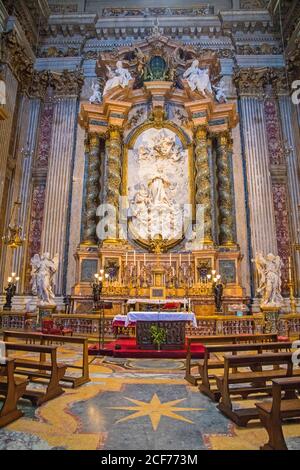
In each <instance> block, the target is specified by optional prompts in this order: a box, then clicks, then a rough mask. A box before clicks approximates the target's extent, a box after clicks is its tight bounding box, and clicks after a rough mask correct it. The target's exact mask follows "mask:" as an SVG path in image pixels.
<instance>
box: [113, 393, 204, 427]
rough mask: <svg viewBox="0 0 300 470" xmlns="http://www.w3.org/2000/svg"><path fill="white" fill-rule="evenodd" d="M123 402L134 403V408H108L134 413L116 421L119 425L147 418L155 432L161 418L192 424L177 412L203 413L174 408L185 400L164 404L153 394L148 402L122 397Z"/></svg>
mask: <svg viewBox="0 0 300 470" xmlns="http://www.w3.org/2000/svg"><path fill="white" fill-rule="evenodd" d="M124 398H125V400H128V401H130V402H131V403H134V404H135V405H136V406H109V407H108V408H110V409H113V410H126V411H136V413H133V414H131V415H129V416H125V417H124V418H121V419H119V420H118V421H117V423H121V422H122V421H129V420H131V419H137V418H140V417H142V416H149V418H150V420H151V424H152V427H153V430H154V431H156V430H157V428H158V425H159V423H160V419H161V417H162V416H167V417H168V418H171V419H175V420H178V421H185V422H186V423H190V424H194V422H193V421H191V420H190V419H187V418H185V417H184V416H181V415H179V414H178V413H177V412H178V411H204V410H205V408H184V407H175V405H177V404H178V403H181V402H182V401H184V400H185V398H181V399H179V400H172V401H168V402H165V403H162V402H161V401H160V399H159V398H158V396H157V394H156V393H154V395H153V397H152V399H151V401H150V402H144V401H140V400H134V399H133V398H127V397H124Z"/></svg>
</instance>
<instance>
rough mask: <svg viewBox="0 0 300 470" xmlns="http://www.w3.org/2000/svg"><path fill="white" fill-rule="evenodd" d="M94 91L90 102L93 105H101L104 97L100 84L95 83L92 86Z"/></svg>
mask: <svg viewBox="0 0 300 470" xmlns="http://www.w3.org/2000/svg"><path fill="white" fill-rule="evenodd" d="M92 90H93V94H92V96H91V97H90V99H89V102H90V103H91V104H98V103H101V100H102V97H101V91H100V85H99V83H93V84H92Z"/></svg>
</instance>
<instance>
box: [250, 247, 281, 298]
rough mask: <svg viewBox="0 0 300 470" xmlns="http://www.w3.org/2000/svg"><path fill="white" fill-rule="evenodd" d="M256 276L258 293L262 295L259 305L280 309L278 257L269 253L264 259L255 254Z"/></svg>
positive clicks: (279, 266) (279, 260) (279, 263)
mask: <svg viewBox="0 0 300 470" xmlns="http://www.w3.org/2000/svg"><path fill="white" fill-rule="evenodd" d="M252 261H253V262H254V263H255V266H256V269H257V272H258V276H259V286H258V289H257V292H258V293H261V294H262V302H261V305H264V306H276V307H281V306H282V303H283V298H282V295H281V267H282V261H281V259H280V256H275V255H273V254H272V253H269V254H268V255H267V256H266V258H264V256H263V255H262V253H257V255H256V257H255V259H254V260H252Z"/></svg>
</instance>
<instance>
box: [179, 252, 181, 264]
mask: <svg viewBox="0 0 300 470" xmlns="http://www.w3.org/2000/svg"><path fill="white" fill-rule="evenodd" d="M179 266H181V253H180V255H179Z"/></svg>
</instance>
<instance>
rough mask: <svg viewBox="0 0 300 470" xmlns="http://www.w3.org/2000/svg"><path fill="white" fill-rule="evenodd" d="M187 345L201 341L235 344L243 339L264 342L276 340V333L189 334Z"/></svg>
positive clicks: (205, 342) (243, 340)
mask: <svg viewBox="0 0 300 470" xmlns="http://www.w3.org/2000/svg"><path fill="white" fill-rule="evenodd" d="M186 338H187V343H188V345H190V344H192V343H202V344H204V345H205V344H227V343H231V344H237V343H243V342H245V341H251V342H256V341H259V342H265V341H272V342H274V341H277V334H273V333H262V334H245V335H218V336H213V335H211V336H200V335H199V336H198V335H190V336H187V337H186Z"/></svg>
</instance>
